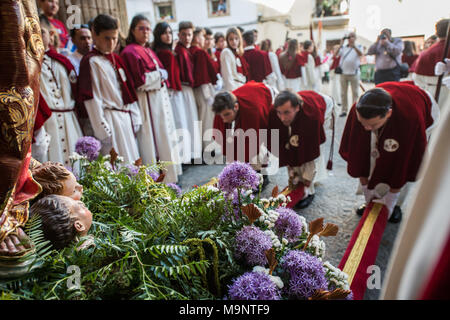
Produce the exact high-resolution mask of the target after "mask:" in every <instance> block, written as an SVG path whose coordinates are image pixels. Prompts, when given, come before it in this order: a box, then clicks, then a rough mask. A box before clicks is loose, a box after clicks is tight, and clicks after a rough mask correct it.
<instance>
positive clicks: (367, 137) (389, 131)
mask: <svg viewBox="0 0 450 320" xmlns="http://www.w3.org/2000/svg"><path fill="white" fill-rule="evenodd" d="M438 118H439V108H438V107H437V104H436V102H435V101H434V99H433V97H432V96H431V95H430V94H429V93H427V92H426V91H424V90H422V89H420V88H419V87H417V86H415V85H414V84H413V83H412V82H409V81H405V82H385V83H382V84H379V85H378V86H377V87H376V88H374V89H371V90H369V91H367V92H365V93H364V94H363V95H362V96H361V97H360V98H359V100H358V102H357V103H356V104H355V105H353V107H352V109H351V111H350V113H349V116H348V119H347V123H346V125H345V129H344V133H343V135H342V140H341V147H340V150H339V153H340V154H341V156H342V158H343V159H344V160H346V161H347V163H348V167H347V171H348V173H349V174H350V175H351V176H352V177H355V178H359V180H360V184H361V188H362V192H363V194H364V197H365V201H366V203H367V204H368V203H370V202H371V201H372V200H373V199H375V200H373V201H374V202H380V203H382V204H384V205H385V206H386V207H387V208H388V210H389V221H390V222H394V223H395V222H399V221H400V220H401V216H402V213H401V210H400V205H401V201H399V198H400V191H406V190H407V187H406V186H405V185H406V184H407V182H413V181H415V180H416V178H417V173H418V170H419V168H420V164H421V162H422V158H423V155H424V153H425V150H426V146H427V139H428V136H429V133H430V130H431V129H432V128H433V127H434V126H435V125H436V122H437V119H438ZM403 193H404V192H402V197H403ZM401 200H403V199H401ZM397 202H398V204H399V206H396V204H397ZM394 207H395V210H394ZM363 211H364V208H360V209H359V210H358V214H359V213H362V212H363Z"/></svg>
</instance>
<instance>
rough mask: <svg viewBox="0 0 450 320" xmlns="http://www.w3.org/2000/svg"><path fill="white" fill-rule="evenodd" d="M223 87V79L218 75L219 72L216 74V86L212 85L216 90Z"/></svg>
mask: <svg viewBox="0 0 450 320" xmlns="http://www.w3.org/2000/svg"><path fill="white" fill-rule="evenodd" d="M222 88H223V80H222V77H221V76H220V74H217V82H216V86H215V87H214V89H216V91H220V90H222Z"/></svg>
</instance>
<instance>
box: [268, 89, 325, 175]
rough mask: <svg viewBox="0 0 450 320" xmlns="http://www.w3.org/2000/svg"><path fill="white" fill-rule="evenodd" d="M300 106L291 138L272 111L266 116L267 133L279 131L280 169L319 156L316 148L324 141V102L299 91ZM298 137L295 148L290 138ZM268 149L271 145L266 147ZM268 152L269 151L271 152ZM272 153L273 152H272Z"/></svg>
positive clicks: (309, 92) (292, 125)
mask: <svg viewBox="0 0 450 320" xmlns="http://www.w3.org/2000/svg"><path fill="white" fill-rule="evenodd" d="M298 94H299V95H300V96H301V97H302V99H303V101H304V103H303V106H302V107H301V109H300V111H299V112H298V113H297V115H296V117H295V119H294V121H293V123H292V124H291V135H289V128H288V127H286V126H285V125H284V124H283V122H281V120H280V118H279V117H278V116H277V111H276V109H274V108H273V109H272V110H271V111H270V114H269V128H270V130H273V129H278V130H279V137H280V138H279V159H280V164H279V166H280V167H284V166H290V167H299V166H301V165H303V164H304V163H306V162H309V161H312V160H314V159H316V158H317V157H319V156H320V145H321V144H322V143H324V142H325V140H326V136H325V130H324V129H323V124H324V121H325V111H326V102H325V100H324V99H323V97H322V96H321V95H320V94H318V93H316V92H314V91H310V90H305V91H300V92H298ZM294 136H297V137H298V145H297V144H296V143H294V145H293V144H292V143H291V142H292V141H290V140H291V139H292V137H294ZM269 146H270V148H269V149H270V150H271V149H272V148H271V144H269ZM271 151H272V150H271ZM273 153H275V154H276V150H274V152H273Z"/></svg>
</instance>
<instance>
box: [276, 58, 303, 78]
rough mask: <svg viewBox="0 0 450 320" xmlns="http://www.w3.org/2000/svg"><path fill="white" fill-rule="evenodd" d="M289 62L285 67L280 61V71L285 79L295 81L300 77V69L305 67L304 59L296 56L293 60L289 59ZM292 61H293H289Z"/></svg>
mask: <svg viewBox="0 0 450 320" xmlns="http://www.w3.org/2000/svg"><path fill="white" fill-rule="evenodd" d="M289 59H290V60H289V62H290V63H288V64H287V65H285V64H283V63H282V59H279V60H280V71H281V73H282V74H283V75H284V76H285V77H286V78H287V79H295V78H299V77H301V76H302V70H301V67H302V66H304V65H305V62H304V59H303V57H302V56H301V55H300V54H296V55H295V57H294V58H292V57H289ZM291 59H294V61H291Z"/></svg>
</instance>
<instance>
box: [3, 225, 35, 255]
mask: <svg viewBox="0 0 450 320" xmlns="http://www.w3.org/2000/svg"><path fill="white" fill-rule="evenodd" d="M30 247H31V243H30V239H29V238H28V236H27V235H26V234H25V232H23V230H22V229H21V228H18V229H17V232H16V234H10V235H8V236H7V237H6V238H5V240H3V241H2V243H0V255H7V256H13V255H16V254H18V253H20V252H22V251H25V250H27V249H29V248H30Z"/></svg>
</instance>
